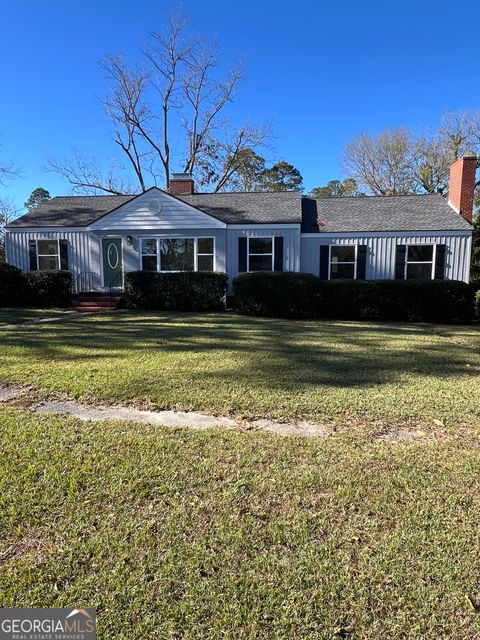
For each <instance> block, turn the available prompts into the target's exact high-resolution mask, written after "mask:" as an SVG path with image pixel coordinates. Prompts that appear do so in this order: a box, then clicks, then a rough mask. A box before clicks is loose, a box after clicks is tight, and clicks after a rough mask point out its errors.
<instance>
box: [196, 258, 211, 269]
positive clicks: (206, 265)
mask: <svg viewBox="0 0 480 640" xmlns="http://www.w3.org/2000/svg"><path fill="white" fill-rule="evenodd" d="M198 270H199V271H213V256H198Z"/></svg>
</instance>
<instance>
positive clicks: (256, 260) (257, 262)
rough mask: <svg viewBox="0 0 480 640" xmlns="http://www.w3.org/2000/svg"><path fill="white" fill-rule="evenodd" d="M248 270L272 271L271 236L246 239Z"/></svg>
mask: <svg viewBox="0 0 480 640" xmlns="http://www.w3.org/2000/svg"><path fill="white" fill-rule="evenodd" d="M248 271H273V238H249V239H248Z"/></svg>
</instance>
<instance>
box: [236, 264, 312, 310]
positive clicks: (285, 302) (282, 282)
mask: <svg viewBox="0 0 480 640" xmlns="http://www.w3.org/2000/svg"><path fill="white" fill-rule="evenodd" d="M318 283H319V279H318V278H317V277H316V276H314V275H312V274H310V273H294V272H289V271H282V272H280V271H277V272H270V271H256V272H255V273H242V274H240V275H238V276H237V277H236V278H234V280H233V286H234V289H235V306H236V307H237V308H238V310H239V311H240V312H241V313H245V314H247V315H256V316H278V317H285V318H313V317H315V316H317V315H318V309H319V301H320V290H319V287H318Z"/></svg>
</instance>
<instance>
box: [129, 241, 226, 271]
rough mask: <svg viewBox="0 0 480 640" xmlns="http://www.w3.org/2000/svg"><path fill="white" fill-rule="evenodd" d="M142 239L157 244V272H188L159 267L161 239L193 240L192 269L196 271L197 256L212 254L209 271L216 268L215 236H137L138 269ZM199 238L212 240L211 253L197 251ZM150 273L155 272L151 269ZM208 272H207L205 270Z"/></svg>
mask: <svg viewBox="0 0 480 640" xmlns="http://www.w3.org/2000/svg"><path fill="white" fill-rule="evenodd" d="M144 240H155V242H156V245H157V254H156V255H157V271H156V272H157V273H188V272H186V271H185V272H184V271H180V270H172V269H168V270H165V271H163V270H162V269H161V256H160V242H161V241H162V240H193V271H194V272H196V271H198V256H199V255H200V256H213V269H212V271H211V272H210V273H213V272H214V271H215V270H216V265H217V244H216V238H215V236H153V235H152V236H141V237H140V238H139V241H140V248H139V252H138V254H139V260H140V271H143V256H144V253H143V242H144ZM199 240H212V241H213V253H199V252H198V241H199ZM145 255H155V254H153V253H152V254H145ZM150 273H155V272H154V271H151V272H150ZM206 273H208V272H206Z"/></svg>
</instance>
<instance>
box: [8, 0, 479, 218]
mask: <svg viewBox="0 0 480 640" xmlns="http://www.w3.org/2000/svg"><path fill="white" fill-rule="evenodd" d="M183 5H184V9H185V12H186V13H187V14H188V15H190V17H191V19H192V23H193V26H194V28H195V29H197V30H198V31H199V32H201V33H204V34H205V35H211V36H216V37H217V39H218V41H219V43H220V45H221V48H222V50H223V51H224V53H225V55H226V57H227V58H228V59H229V60H232V61H235V60H242V61H243V64H244V67H245V70H246V74H247V81H246V82H245V83H244V85H243V86H242V88H241V91H240V93H239V95H238V97H237V98H236V100H235V103H234V104H233V105H232V106H231V108H230V115H231V116H232V117H233V118H234V119H236V120H238V121H240V120H250V121H255V122H266V121H271V122H272V123H273V125H274V129H275V132H276V140H275V146H276V151H277V157H278V158H285V159H286V160H287V161H289V162H291V163H292V164H294V165H295V166H297V167H298V168H299V169H300V171H301V173H302V175H303V176H304V183H305V187H306V189H307V190H309V189H310V188H312V187H314V186H317V185H321V184H324V183H325V182H327V181H328V180H330V179H333V178H337V177H342V171H341V163H340V159H341V155H342V149H343V146H344V144H345V143H346V142H347V141H348V139H349V138H350V137H352V136H353V135H354V134H356V133H359V132H361V131H367V130H369V131H371V132H374V131H377V130H380V129H383V128H385V127H396V126H405V125H411V126H415V127H427V126H429V125H435V124H437V123H438V120H439V118H440V116H441V114H442V113H443V112H444V111H446V110H459V109H475V108H479V107H480V80H479V64H478V62H479V53H478V52H479V44H480V38H479V25H480V2H479V1H478V0H459V1H458V2H456V3H455V2H453V1H452V0H449V1H446V0H436V1H433V0H415V1H413V0H403V1H402V0H397V1H396V2H394V1H390V0H385V1H380V0H376V1H373V0H363V1H360V0H357V1H354V0H345V1H343V2H340V1H338V0H337V1H336V2H331V1H330V2H323V1H317V2H313V1H312V2H310V1H307V0H296V1H295V2H285V1H284V0H256V1H255V2H254V1H252V0H243V1H240V2H226V1H225V0H184V2H183ZM172 6H174V4H172V3H166V2H162V1H161V0H131V1H126V0H84V1H80V0H79V1H77V2H75V1H74V0H43V1H40V0H1V4H0V24H1V32H0V33H1V37H0V69H1V100H0V136H1V137H0V142H1V144H2V146H1V147H0V153H1V154H2V156H3V157H4V159H6V160H11V161H15V162H16V163H17V164H18V165H19V166H21V167H22V169H23V177H22V178H21V179H17V180H15V181H14V182H13V183H12V184H11V185H10V186H9V188H8V189H7V190H5V189H3V192H2V195H9V196H10V197H13V198H15V200H16V201H17V202H18V204H20V205H21V204H23V202H24V201H25V199H26V198H27V196H28V195H29V194H30V192H31V191H32V190H33V189H34V188H35V187H38V186H43V187H45V188H47V189H48V190H49V191H50V193H51V194H52V195H59V194H65V193H69V187H68V185H67V184H65V183H64V182H62V180H61V179H60V178H59V177H58V176H56V175H55V174H52V173H48V172H46V171H45V170H44V166H45V159H46V157H47V156H48V155H49V154H51V155H57V156H65V155H68V152H69V149H70V148H71V147H72V146H77V147H81V148H83V149H85V150H86V151H88V152H91V153H92V154H96V155H97V156H99V157H108V156H109V155H111V153H112V149H113V145H112V143H111V141H110V138H109V124H108V121H107V120H106V118H105V116H104V115H103V110H102V107H101V105H100V104H99V102H98V96H100V95H102V93H104V92H105V81H104V78H103V75H104V73H103V72H102V71H101V70H100V68H99V66H98V60H99V59H100V58H101V57H102V56H103V55H104V54H105V53H108V52H119V51H124V52H125V53H126V54H127V55H128V56H130V57H131V58H133V59H134V58H135V57H136V56H138V47H139V46H140V45H142V44H144V43H145V42H146V41H147V39H148V33H149V32H151V31H154V30H160V29H161V28H162V25H163V24H164V21H165V15H166V11H167V10H168V8H169V7H172ZM176 168H177V169H180V168H181V167H176Z"/></svg>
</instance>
